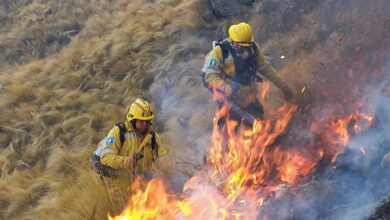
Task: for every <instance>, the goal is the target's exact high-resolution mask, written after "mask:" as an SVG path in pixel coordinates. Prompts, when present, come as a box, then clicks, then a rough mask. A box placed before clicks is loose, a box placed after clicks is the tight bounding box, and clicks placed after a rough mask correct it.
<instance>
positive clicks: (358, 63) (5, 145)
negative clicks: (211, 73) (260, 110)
mask: <svg viewBox="0 0 390 220" xmlns="http://www.w3.org/2000/svg"><path fill="white" fill-rule="evenodd" d="M233 2H234V3H233ZM240 2H241V3H240ZM243 2H244V3H245V2H249V3H245V4H243ZM248 4H249V5H248ZM229 6H230V7H232V8H229ZM389 15H390V2H389V1H386V0H373V1H370V2H368V1H364V0H355V1H352V0H347V1H342V2H341V1H336V0H324V1H310V3H307V1H302V0H292V1H281V0H262V1H253V2H252V1H238V0H237V1H231V3H230V4H226V1H211V0H210V1H201V0H134V1H126V0H117V1H100V0H79V1H74V0H69V1H53V0H37V1H34V0H18V1H9V0H5V1H1V2H0V67H1V69H0V109H1V114H0V174H1V178H0V219H107V214H108V213H110V215H112V216H113V215H117V214H119V213H120V212H121V211H122V210H123V209H124V207H125V204H126V203H127V201H128V199H129V198H128V186H129V185H130V184H131V183H130V182H129V181H128V180H123V179H119V180H112V181H108V182H105V183H103V182H102V181H101V180H100V179H99V178H98V176H97V175H96V173H95V172H94V170H93V168H92V165H91V162H90V155H91V153H92V152H93V151H94V149H95V147H96V145H97V143H98V142H99V141H100V140H101V139H102V138H103V137H104V136H105V134H106V133H107V131H108V130H109V129H110V128H112V126H113V125H114V124H115V123H117V122H119V121H123V120H124V117H125V113H126V110H127V108H128V106H129V104H130V103H131V102H132V101H133V100H134V99H135V98H137V97H139V96H142V97H145V98H146V99H148V100H150V101H151V102H152V103H153V104H154V106H155V109H156V112H157V118H156V120H155V122H154V126H155V127H156V128H157V129H158V130H159V131H160V132H161V134H162V139H163V142H164V144H165V145H166V146H167V148H168V150H169V154H168V156H166V157H165V158H162V160H161V161H160V164H159V167H157V168H156V170H155V172H156V176H157V177H160V178H162V179H163V180H164V181H165V182H166V184H167V185H169V186H171V189H172V191H173V192H172V193H173V194H175V195H177V196H178V197H180V195H181V190H182V188H183V185H184V184H185V182H186V181H188V180H189V179H190V178H191V177H192V176H196V175H198V172H200V171H201V170H203V169H204V168H205V167H206V166H207V165H206V164H205V161H204V156H205V155H208V154H209V149H210V146H211V145H212V143H211V141H210V138H211V134H212V131H213V117H214V112H215V111H216V110H217V105H216V104H215V102H214V101H213V99H212V96H211V95H210V94H209V92H208V91H207V90H206V89H205V88H204V87H203V85H202V82H201V79H200V77H199V71H200V69H201V67H202V65H203V61H204V57H205V54H206V53H207V52H208V51H209V50H210V49H211V42H212V40H216V39H220V38H223V37H224V36H225V33H226V29H227V28H228V27H229V25H230V24H233V23H235V22H238V21H243V20H244V21H247V22H249V23H250V24H252V25H253V27H254V30H255V39H256V41H258V42H259V44H260V46H261V47H262V49H263V50H264V52H265V53H266V55H267V56H268V58H269V60H270V61H271V62H272V64H273V65H274V66H275V67H276V68H277V69H279V70H280V76H281V77H282V78H283V79H285V80H286V82H287V83H288V84H289V85H290V86H291V87H292V88H293V90H294V93H295V96H296V102H295V103H294V104H297V106H299V107H297V108H298V110H297V111H296V113H294V117H293V118H292V119H291V122H290V125H289V126H288V127H286V130H287V132H286V134H285V135H284V136H282V137H281V138H280V139H277V140H276V142H275V143H276V144H275V145H281V146H283V147H284V148H288V147H291V148H294V147H297V146H300V144H302V145H304V146H305V147H307V146H309V145H310V146H314V143H316V144H317V143H318V144H322V145H323V146H325V145H326V144H328V142H330V139H332V138H334V136H331V135H329V136H326V135H324V136H321V138H318V137H317V136H316V137H314V136H315V135H311V134H312V133H310V134H308V133H309V132H308V130H309V127H310V128H313V126H311V125H313V124H315V125H316V126H317V125H318V126H319V125H321V124H322V125H324V124H326V122H327V121H328V120H333V119H334V118H336V119H339V118H345V117H347V116H348V115H349V114H351V113H353V112H355V111H363V112H368V113H370V114H372V115H374V117H375V118H376V119H375V120H376V123H375V124H374V127H373V128H371V129H369V130H368V132H366V133H363V134H362V135H361V136H357V137H356V138H355V139H353V138H351V141H350V142H349V144H344V146H346V145H347V147H346V148H345V149H352V150H353V149H356V148H357V149H360V147H361V145H364V147H365V148H364V149H366V151H367V152H368V153H367V157H366V159H365V160H364V161H366V162H362V163H360V164H359V165H356V164H357V163H356V158H353V159H350V158H348V155H347V154H343V153H344V152H348V150H345V151H344V148H342V149H339V148H337V149H331V150H330V152H332V153H333V154H332V156H334V155H336V156H338V155H345V156H344V157H343V156H340V157H339V158H340V160H338V161H342V162H343V163H344V165H345V164H347V165H345V166H344V167H348V169H346V171H345V172H344V170H343V172H340V173H341V174H340V173H337V175H336V174H333V173H331V174H329V172H331V171H328V170H327V168H324V170H325V171H324V170H320V169H319V171H317V172H315V174H312V173H310V174H308V175H309V176H310V175H313V176H315V175H317V176H320V177H318V180H324V179H325V180H332V181H335V182H337V183H340V182H341V183H343V184H345V185H341V186H340V189H338V190H334V191H332V192H329V195H327V196H330V194H332V193H333V195H336V196H335V197H337V198H341V197H342V199H340V200H338V199H335V198H333V197H332V199H330V201H337V202H336V203H335V204H334V206H332V205H329V204H328V203H326V202H325V199H324V201H323V203H321V202H322V200H321V202H320V203H319V204H318V203H315V202H313V203H310V204H306V203H305V204H302V205H301V206H300V205H297V203H294V201H297V200H299V199H302V198H303V199H302V200H305V199H306V198H309V199H308V200H310V199H311V200H310V202H311V201H312V200H315V201H318V197H316V196H318V195H317V194H316V193H317V191H315V190H313V192H312V191H310V190H311V188H310V189H309V188H308V191H310V192H312V193H308V194H310V195H309V196H307V195H306V196H307V197H302V198H300V197H298V198H297V197H289V198H288V199H283V198H282V199H281V200H277V199H276V200H275V201H271V202H269V203H267V205H269V207H268V209H267V210H268V212H267V215H266V216H265V217H264V215H263V216H262V215H261V214H259V215H258V216H257V218H258V219H266V218H267V216H271V217H272V216H273V217H274V219H294V217H295V218H297V219H316V218H317V219H318V218H319V217H320V216H322V217H323V219H351V218H350V217H351V216H353V217H354V218H353V219H363V217H364V218H365V217H367V216H368V214H370V213H372V212H373V207H370V209H369V210H370V212H367V213H365V214H364V215H363V214H361V213H357V214H356V212H355V211H356V210H359V209H360V208H361V207H365V206H366V205H371V206H375V205H376V204H377V203H378V202H380V201H381V200H382V199H383V198H384V197H387V196H389V190H388V189H387V188H386V189H385V186H386V187H387V186H388V183H390V178H389V177H390V175H389V174H388V173H387V172H385V171H386V168H387V160H386V157H384V156H385V155H387V154H386V153H388V152H389V151H390V149H389V147H390V146H389V143H390V135H389V134H390V127H389V116H388V115H389V113H390V106H389V104H388V103H389V102H388V100H389V91H390V89H389V86H390V81H389V80H390V77H389V76H390V73H389V58H390V54H389V51H390V50H389V49H390V48H389V47H390V17H389ZM282 57H283V58H282ZM283 104H285V103H284V99H283V96H282V94H281V92H280V91H279V90H278V89H277V88H275V87H274V86H273V85H271V89H270V92H269V95H268V98H267V99H266V100H264V105H265V110H266V117H267V118H272V117H274V116H273V115H272V112H274V111H276V109H279V108H280V107H281V106H283ZM275 120H276V119H275ZM315 128H316V130H317V131H318V132H319V133H321V132H323V133H325V131H326V129H325V128H323V127H321V126H319V127H315ZM314 133H315V132H314ZM321 135H322V133H321ZM303 143H310V144H303ZM311 144H313V145H311ZM326 146H327V145H326ZM305 149H306V148H305ZM333 151H337V152H333ZM352 155H354V154H352ZM336 156H335V157H336ZM280 160H281V161H283V160H288V159H286V158H284V159H283V158H282V159H280ZM345 161H347V162H345ZM343 163H342V164H341V165H340V167H342V165H343ZM351 164H352V165H353V166H352V165H351ZM362 164H364V166H363V165H362ZM378 164H380V165H378ZM355 165H356V166H358V170H359V172H361V173H358V174H356V173H354V172H353V171H351V169H350V167H355ZM361 166H362V167H361ZM326 167H332V165H328V166H326ZM381 167H382V168H381ZM364 169H366V170H364ZM367 169H368V170H370V171H367ZM268 172H271V171H268ZM319 172H322V173H321V175H320V174H318V173H319ZM351 173H352V174H351ZM327 174H329V175H328V176H327ZM355 174H356V176H359V179H356V181H355V179H354V181H352V182H354V183H356V185H354V187H350V188H349V187H348V186H351V185H349V184H350V183H349V182H347V181H344V180H345V179H348V178H349V177H351V176H353V178H355ZM332 175H333V176H332ZM361 176H363V177H362V178H361ZM378 177H381V178H378ZM327 178H328V179H327ZM353 178H350V179H353ZM341 179H342V180H341ZM378 179H381V180H382V181H381V182H379V180H378ZM305 181H306V180H305V179H304V178H302V182H299V181H298V183H299V184H301V185H303V186H304V183H307V181H306V182H305ZM324 182H325V181H324ZM298 183H296V184H298ZM299 184H298V185H299ZM301 185H299V186H301ZM333 186H334V185H332V184H331V185H329V187H330V188H331V187H333ZM375 186H381V187H378V188H377V189H375V188H376V187H375ZM316 187H318V186H317V185H316V186H312V188H316ZM362 188H364V189H366V190H362ZM379 188H380V189H379ZM347 189H348V190H347ZM324 191H325V190H324ZM329 191H330V190H329ZM346 191H347V192H346ZM298 192H299V190H298ZM357 192H359V193H361V197H356V193H357ZM343 193H345V194H343ZM301 195H302V194H301ZM313 195H315V196H313ZM339 195H342V196H339ZM327 198H328V197H327ZM323 204H327V205H329V206H321V205H323ZM340 207H341V208H340ZM277 208H279V209H280V210H284V211H285V210H295V212H294V213H293V214H291V213H290V214H281V213H284V212H283V211H280V212H279V213H278V211H275V209H277ZM309 209H312V210H315V211H312V212H306V210H309ZM286 212H287V213H288V212H289V211H286ZM350 213H352V214H350ZM263 214H264V212H263ZM256 215H257V213H256V214H255V216H256ZM203 217H204V216H203ZM209 217H210V216H209ZM355 217H356V218H355ZM210 218H211V217H210ZM271 219H272V218H271Z"/></svg>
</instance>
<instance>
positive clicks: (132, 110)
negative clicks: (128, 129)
mask: <svg viewBox="0 0 390 220" xmlns="http://www.w3.org/2000/svg"><path fill="white" fill-rule="evenodd" d="M153 118H154V114H153V111H152V108H151V106H150V104H149V102H147V101H145V100H144V99H142V98H138V99H136V100H135V101H134V102H133V103H131V105H130V107H129V111H128V112H127V116H126V119H127V121H132V120H134V119H138V120H144V121H147V120H152V119H153Z"/></svg>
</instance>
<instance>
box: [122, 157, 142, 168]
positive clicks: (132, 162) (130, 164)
mask: <svg viewBox="0 0 390 220" xmlns="http://www.w3.org/2000/svg"><path fill="white" fill-rule="evenodd" d="M142 158H144V155H143V154H142V153H135V154H134V155H133V156H132V157H127V158H126V160H125V168H126V169H128V170H132V169H134V167H135V166H136V165H137V162H138V161H139V160H141V159H142Z"/></svg>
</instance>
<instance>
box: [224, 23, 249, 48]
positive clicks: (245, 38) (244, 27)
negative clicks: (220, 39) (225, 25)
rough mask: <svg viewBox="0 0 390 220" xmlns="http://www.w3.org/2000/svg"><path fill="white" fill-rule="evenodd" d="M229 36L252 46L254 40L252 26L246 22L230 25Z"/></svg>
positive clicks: (242, 44)
mask: <svg viewBox="0 0 390 220" xmlns="http://www.w3.org/2000/svg"><path fill="white" fill-rule="evenodd" d="M228 32H229V38H230V39H231V40H233V41H234V42H236V43H239V44H240V45H241V46H250V45H251V44H252V43H253V42H254V41H255V39H254V37H253V31H252V27H251V26H250V25H249V24H248V23H245V22H241V23H239V24H234V25H232V26H230V27H229V31H228Z"/></svg>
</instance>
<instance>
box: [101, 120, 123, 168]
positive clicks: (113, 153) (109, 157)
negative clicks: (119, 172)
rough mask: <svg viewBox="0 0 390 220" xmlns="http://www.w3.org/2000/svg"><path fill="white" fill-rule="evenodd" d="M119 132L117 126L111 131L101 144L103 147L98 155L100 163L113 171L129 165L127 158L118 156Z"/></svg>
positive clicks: (119, 145)
mask: <svg viewBox="0 0 390 220" xmlns="http://www.w3.org/2000/svg"><path fill="white" fill-rule="evenodd" d="M119 132H120V131H119V128H118V127H117V126H115V127H114V128H112V129H111V131H110V132H109V133H108V134H107V136H106V139H105V140H104V142H103V145H104V146H103V150H102V153H101V155H100V162H101V163H102V164H103V165H106V166H109V167H112V168H114V169H120V168H126V167H127V166H128V164H129V161H128V160H129V159H128V158H127V157H125V156H120V155H118V153H119V150H120V149H121V148H122V145H121V142H120V139H119Z"/></svg>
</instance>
